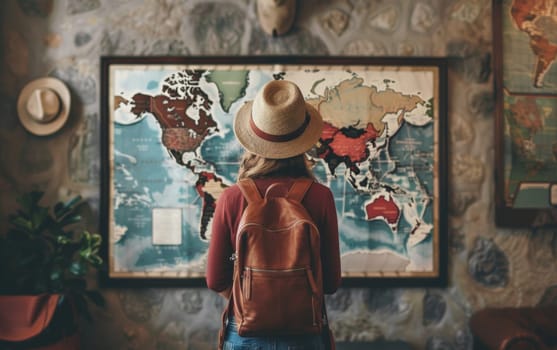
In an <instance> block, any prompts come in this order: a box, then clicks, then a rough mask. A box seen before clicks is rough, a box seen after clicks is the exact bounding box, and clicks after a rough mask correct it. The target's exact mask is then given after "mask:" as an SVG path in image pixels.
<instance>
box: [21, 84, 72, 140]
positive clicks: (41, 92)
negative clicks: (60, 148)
mask: <svg viewBox="0 0 557 350" xmlns="http://www.w3.org/2000/svg"><path fill="white" fill-rule="evenodd" d="M69 110H70V91H69V90H68V88H67V87H66V85H65V84H64V83H63V82H61V81H60V80H58V79H55V78H40V79H37V80H33V81H32V82H30V83H29V84H27V85H26V86H25V87H24V88H23V89H22V90H21V93H20V94H19V98H18V100H17V113H18V115H19V120H20V121H21V124H23V126H24V127H25V129H27V130H28V131H29V132H31V133H33V134H35V135H41V136H42V135H49V134H53V133H55V132H56V131H58V130H60V128H62V126H64V124H65V123H66V121H67V120H68V115H69Z"/></svg>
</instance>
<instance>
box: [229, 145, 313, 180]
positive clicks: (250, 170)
mask: <svg viewBox="0 0 557 350" xmlns="http://www.w3.org/2000/svg"><path fill="white" fill-rule="evenodd" d="M282 176H289V177H309V178H311V179H315V178H314V176H313V172H312V171H311V168H310V163H309V161H308V160H307V159H306V156H305V154H303V153H302V154H300V155H297V156H294V157H291V158H285V159H269V158H265V157H261V156H258V155H256V154H253V153H251V152H248V151H246V152H245V153H244V155H243V157H242V160H241V162H240V170H239V172H238V180H241V179H245V178H252V179H256V178H264V177H282Z"/></svg>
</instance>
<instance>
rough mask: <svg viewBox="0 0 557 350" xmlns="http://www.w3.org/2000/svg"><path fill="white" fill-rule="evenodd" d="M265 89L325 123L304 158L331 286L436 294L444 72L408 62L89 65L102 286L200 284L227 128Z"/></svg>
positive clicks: (228, 154) (233, 162) (443, 261)
mask: <svg viewBox="0 0 557 350" xmlns="http://www.w3.org/2000/svg"><path fill="white" fill-rule="evenodd" d="M271 79H288V80H292V81H294V82H295V83H297V84H298V86H300V89H301V90H302V93H303V94H304V97H305V98H306V100H307V101H309V102H311V103H313V104H314V105H316V106H317V108H318V109H320V111H321V114H322V115H323V116H324V120H325V122H326V125H327V128H328V129H327V134H325V133H324V134H323V135H324V136H323V137H322V139H321V140H320V144H319V147H316V148H314V149H313V150H312V151H311V152H310V153H309V154H308V157H309V158H310V159H312V160H313V161H314V163H315V166H314V173H315V174H316V177H317V179H318V180H319V181H320V182H323V183H325V184H327V185H328V186H329V187H330V188H331V189H332V191H333V193H334V195H335V203H336V206H337V213H338V215H339V231H340V244H341V255H342V266H343V270H342V277H343V286H444V285H446V283H447V249H448V247H447V212H446V210H447V164H448V156H447V155H448V152H447V139H446V135H447V105H446V99H447V63H446V60H445V59H442V58H417V57H413V58H369V57H350V58H347V57H345V58H341V57H293V56H288V57H279V56H259V57H102V58H101V83H102V86H101V94H102V98H101V101H102V102H101V103H102V106H101V110H102V129H101V130H102V135H101V138H102V149H101V153H102V188H101V191H102V196H101V197H102V198H101V211H102V215H101V218H102V222H101V226H102V231H103V233H104V236H105V237H104V238H105V239H104V246H103V250H104V251H103V254H104V256H105V258H106V261H107V263H108V269H107V273H106V275H105V276H104V277H105V278H104V279H103V281H104V282H105V283H106V284H108V285H124V286H130V285H133V284H139V285H149V286H204V285H205V277H204V262H205V258H206V252H207V248H208V240H209V239H210V223H211V217H212V210H213V208H214V203H215V201H216V200H217V198H218V194H219V191H221V190H222V188H224V187H226V186H230V185H232V184H233V183H234V182H235V177H236V174H237V169H238V161H239V156H240V154H241V153H242V149H241V147H240V145H239V144H238V143H237V141H236V140H235V138H234V134H233V132H232V130H231V122H232V120H233V118H234V115H235V112H236V110H237V109H238V108H239V107H240V106H241V105H242V104H243V102H245V101H246V100H250V99H253V96H254V94H255V93H256V91H257V90H258V88H260V87H261V86H262V84H263V83H265V82H266V81H268V80H271ZM341 101H342V102H341ZM333 115H335V116H336V117H333ZM172 118H174V119H172ZM335 118H336V119H335ZM359 118H360V119H361V120H360V119H359ZM366 118H367V119H366ZM173 120H174V121H176V120H178V121H179V122H180V123H179V124H176V125H174V124H172V123H174V122H173ZM364 125H365V127H364ZM372 132H373V133H372ZM333 143H334V145H333Z"/></svg>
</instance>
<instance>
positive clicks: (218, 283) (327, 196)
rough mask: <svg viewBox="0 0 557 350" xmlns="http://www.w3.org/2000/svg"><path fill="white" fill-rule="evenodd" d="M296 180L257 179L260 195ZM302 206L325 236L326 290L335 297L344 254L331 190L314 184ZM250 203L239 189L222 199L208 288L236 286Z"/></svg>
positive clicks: (216, 216) (215, 221)
mask: <svg viewBox="0 0 557 350" xmlns="http://www.w3.org/2000/svg"><path fill="white" fill-rule="evenodd" d="M293 180H294V179H293V178H274V179H273V178H268V179H256V180H255V184H256V185H257V188H258V189H259V192H260V193H265V191H266V189H267V187H269V186H270V185H271V184H273V183H276V182H282V183H286V184H288V185H291V184H292V181H293ZM302 204H303V205H304V207H305V208H306V209H307V211H308V212H309V214H310V215H311V217H312V219H313V220H314V222H315V224H316V226H317V228H318V229H319V233H320V236H321V263H322V267H323V290H324V292H325V293H326V294H332V293H334V292H335V291H336V290H337V289H338V287H339V286H340V280H341V278H340V251H339V241H338V222H337V214H336V209H335V203H334V200H333V195H332V193H331V190H329V188H327V187H326V186H323V185H321V184H319V183H316V182H314V183H313V184H312V185H311V187H310V188H309V190H308V191H307V193H306V195H305V197H304V199H303V200H302ZM246 205H247V202H246V200H245V199H244V196H243V195H242V192H241V191H240V188H239V187H238V185H233V186H231V187H229V188H227V189H226V190H225V191H224V192H223V193H222V194H221V195H220V197H219V198H218V200H217V207H216V209H215V213H214V216H213V224H212V228H211V239H210V243H209V256H208V260H207V271H206V281H207V286H208V287H209V288H210V289H212V290H214V291H216V292H222V291H224V290H226V289H227V288H228V287H230V286H232V274H233V271H234V263H233V261H232V260H231V259H230V257H231V256H232V254H233V252H234V250H235V247H234V245H235V242H236V230H237V229H238V226H239V224H240V218H241V216H242V212H243V210H244V208H245V207H246Z"/></svg>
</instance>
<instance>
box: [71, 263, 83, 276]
mask: <svg viewBox="0 0 557 350" xmlns="http://www.w3.org/2000/svg"><path fill="white" fill-rule="evenodd" d="M70 272H71V273H72V274H73V275H75V276H85V273H86V272H87V265H86V264H84V263H83V262H82V261H75V262H73V263H71V264H70Z"/></svg>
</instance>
